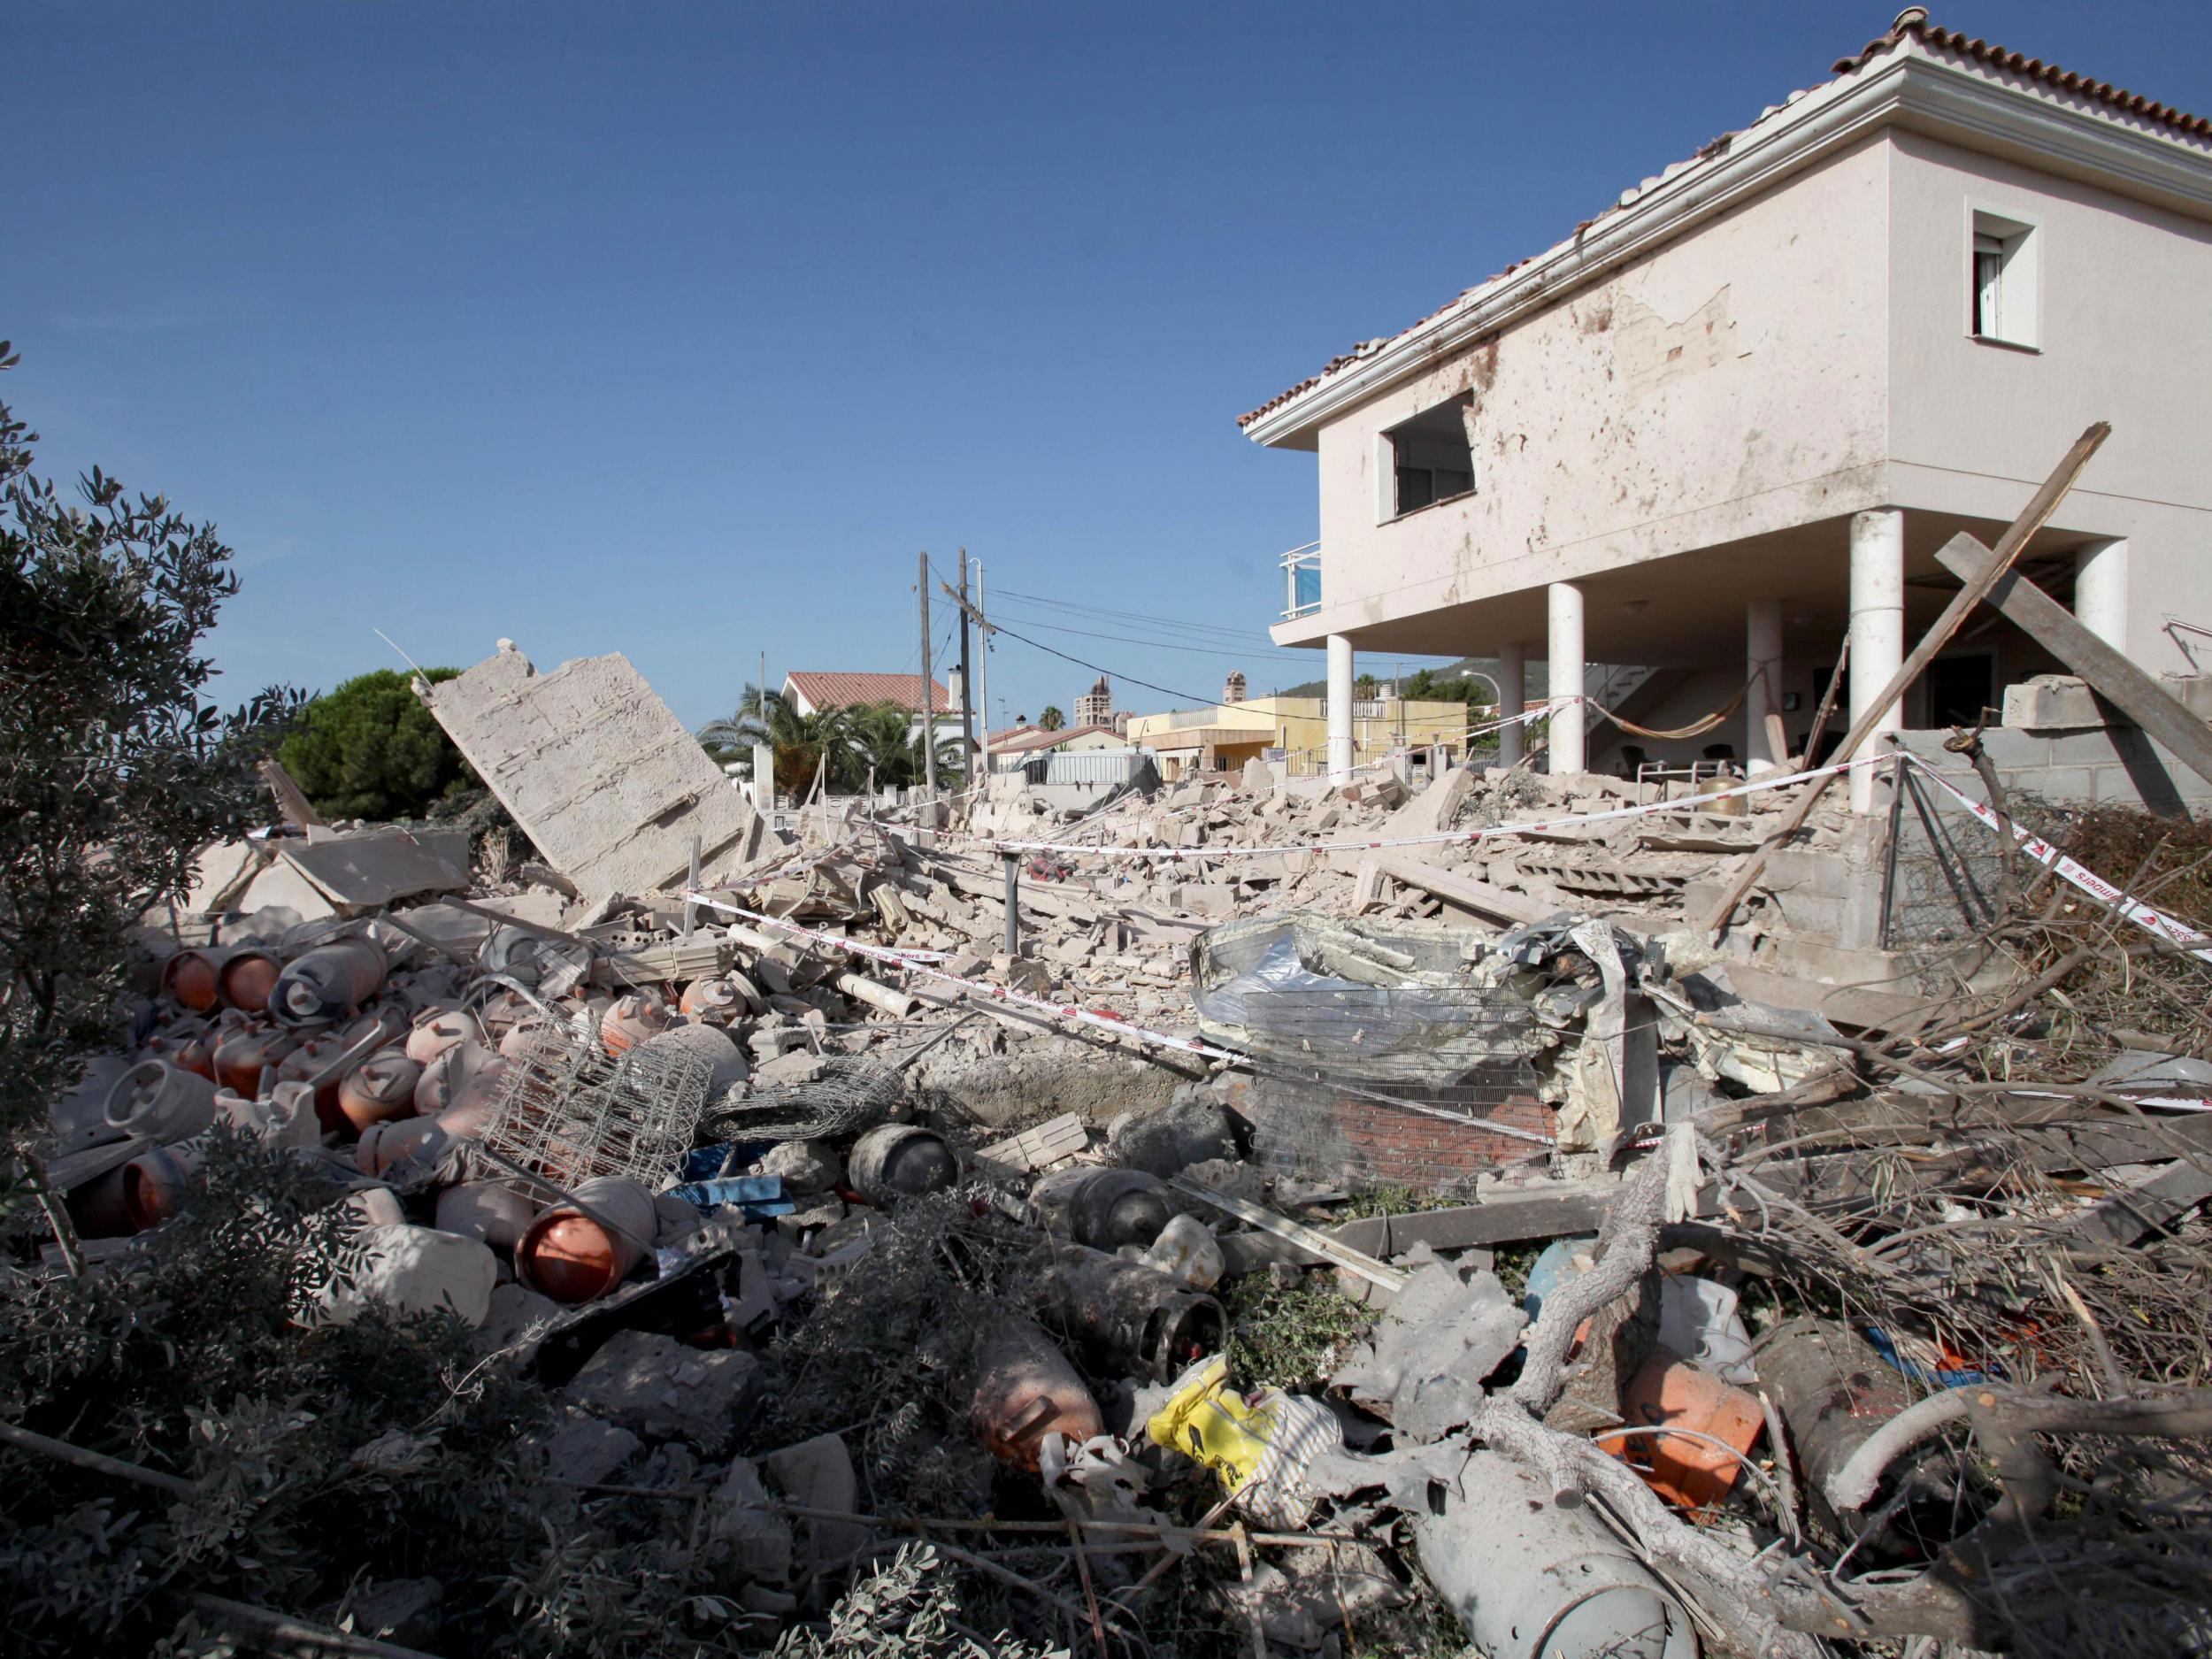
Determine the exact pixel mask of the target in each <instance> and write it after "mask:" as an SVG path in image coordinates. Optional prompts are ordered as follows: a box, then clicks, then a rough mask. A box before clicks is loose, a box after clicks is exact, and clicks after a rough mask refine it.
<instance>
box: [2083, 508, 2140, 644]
mask: <svg viewBox="0 0 2212 1659" xmlns="http://www.w3.org/2000/svg"><path fill="white" fill-rule="evenodd" d="M2074 616H2075V618H2076V619H2077V620H2078V621H2079V622H2080V624H2081V625H2082V626H2084V627H2085V628H2087V629H2088V630H2089V631H2090V632H2091V633H2092V634H2095V635H2096V636H2097V637H2098V638H2099V639H2101V640H2102V641H2104V642H2105V643H2106V644H2107V645H2109V646H2110V647H2111V648H2112V649H2114V650H2116V651H2124V650H2126V649H2127V648H2128V638H2127V635H2128V544H2127V538H2126V537H2124V536H2121V537H2118V538H2116V539H2108V540H2106V541H2090V542H2085V543H2084V544H2083V545H2082V546H2081V547H2080V548H2078V549H2076V551H2075V554H2074Z"/></svg>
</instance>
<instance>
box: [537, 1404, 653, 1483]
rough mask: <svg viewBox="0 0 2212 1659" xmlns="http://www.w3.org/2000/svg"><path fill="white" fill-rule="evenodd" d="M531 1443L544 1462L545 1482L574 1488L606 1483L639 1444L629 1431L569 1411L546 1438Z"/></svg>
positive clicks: (580, 1413) (586, 1415) (563, 1413)
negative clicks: (548, 1481) (549, 1480)
mask: <svg viewBox="0 0 2212 1659" xmlns="http://www.w3.org/2000/svg"><path fill="white" fill-rule="evenodd" d="M530 1443H531V1444H534V1446H535V1447H536V1448H537V1449H538V1452H539V1455H541V1457H542V1458H543V1459H544V1462H545V1472H546V1477H547V1479H551V1480H555V1481H558V1482H560V1483H562V1484H564V1485H566V1486H597V1485H598V1484H599V1483H600V1482H601V1481H603V1480H605V1479H608V1478H609V1477H610V1476H611V1475H612V1474H613V1473H614V1471H616V1470H618V1469H619V1468H621V1467H622V1465H623V1464H625V1463H628V1462H629V1461H630V1455H631V1454H632V1453H634V1452H635V1451H636V1450H637V1448H638V1446H639V1444H640V1442H639V1440H638V1437H637V1436H636V1435H634V1434H633V1433H631V1432H630V1431H629V1430H627V1429H626V1428H620V1427H618V1426H617V1425H614V1424H612V1423H609V1422H606V1421H604V1420H603V1419H602V1418H599V1417H593V1416H592V1415H591V1414H590V1413H589V1412H588V1411H578V1410H576V1409H572V1408H571V1409H566V1410H564V1411H563V1412H562V1413H561V1414H560V1416H559V1417H557V1418H556V1419H555V1426H554V1428H553V1430H552V1432H550V1433H549V1434H548V1435H546V1436H545V1437H544V1438H542V1439H538V1440H533V1441H532V1442H530Z"/></svg>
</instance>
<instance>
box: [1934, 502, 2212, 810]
mask: <svg viewBox="0 0 2212 1659" xmlns="http://www.w3.org/2000/svg"><path fill="white" fill-rule="evenodd" d="M1991 557H1992V555H1991V553H1990V551H1989V549H1987V548H1985V547H1984V546H1983V545H1982V544H1981V543H1980V542H1978V541H1976V540H1975V539H1974V538H1973V537H1972V536H1970V535H1965V534H1960V535H1955V536H1953V537H1952V538H1951V539H1950V541H1948V542H1947V543H1945V545H1944V546H1943V547H1942V548H1941V549H1939V550H1938V552H1937V554H1936V558H1937V561H1938V562H1939V563H1940V564H1941V565H1942V566H1943V568H1944V569H1946V570H1947V571H1949V572H1951V574H1952V575H1954V576H1956V577H1957V578H1958V579H1959V580H1962V581H1965V582H1974V581H1978V580H1980V579H1981V576H1982V574H1983V572H1985V570H1986V569H1987V567H1988V564H1989V561H1990V558H1991ZM1989 603H1991V604H1993V605H1994V606H1996V607H1997V609H1998V610H1999V611H2001V612H2003V613H2004V616H2005V619H2006V620H2007V621H2008V622H2010V623H2012V624H2013V625H2014V626H2016V627H2017V628H2019V629H2020V630H2021V631H2022V632H2023V633H2025V634H2028V635H2029V636H2030V637H2032V639H2033V640H2034V641H2035V642H2036V643H2037V644H2039V645H2040V646H2042V647H2043V648H2044V649H2046V650H2047V651H2048V652H2050V654H2051V655H2052V656H2054V657H2057V658H2058V660H2059V661H2060V662H2062V663H2063V664H2066V666H2067V667H2069V668H2070V669H2072V670H2073V671H2074V672H2076V673H2078V674H2079V675H2080V676H2081V677H2082V678H2083V679H2084V680H2087V681H2088V682H2089V684H2090V686H2091V687H2092V688H2093V689H2094V690H2095V691H2096V692H2097V694H2098V695H2100V696H2101V697H2103V698H2105V699H2106V700H2107V701H2108V702H2109V703H2111V704H2112V705H2113V706H2114V707H2115V708H2116V709H2118V710H2120V712H2121V713H2123V714H2124V715H2126V716H2127V718H2129V719H2131V720H2132V721H2134V722H2135V723H2136V725H2138V726H2141V727H2142V728H2143V730H2144V731H2146V732H2147V733H2150V735H2151V736H2153V737H2154V738H2156V739H2157V740H2158V741H2160V742H2162V743H2163V744H2164V745H2165V746H2166V747H2167V748H2168V749H2171V750H2172V751H2173V753H2174V757H2175V758H2177V760H2179V761H2180V762H2181V763H2182V764H2184V765H2185V766H2186V767H2188V768H2189V770H2190V771H2192V772H2195V773H2196V774H2197V776H2199V777H2200V778H2203V779H2205V780H2208V781H2212V726H2207V725H2206V724H2205V723H2204V722H2203V721H2202V720H2200V718H2197V717H2196V716H2195V715H2194V714H2192V713H2191V712H2190V711H2189V709H2188V706H2187V705H2186V704H2185V703H2182V702H2181V701H2180V700H2179V699H2178V698H2177V697H2175V696H2174V695H2172V694H2171V693H2170V692H2168V691H2167V690H2166V689H2165V688H2164V687H2162V686H2161V685H2160V684H2159V683H2158V682H2157V681H2156V680H2153V679H2152V678H2151V677H2150V676H2149V675H2148V674H2147V673H2145V672H2143V671H2142V670H2141V669H2139V668H2138V667H2137V666H2136V665H2135V664H2133V663H2131V662H2130V661H2129V660H2128V659H2127V658H2126V657H2124V656H2123V655H2121V653H2120V652H2118V651H2116V650H2115V649H2112V647H2111V646H2110V645H2108V644H2107V643H2106V642H2105V641H2103V640H2101V639H2099V638H2098V637H2097V636H2096V635H2095V634H2092V633H2091V632H2090V631H2089V630H2088V629H2087V628H2085V627H2084V626H2082V625H2081V624H2080V623H2079V622H2078V621H2076V620H2075V618H2074V613H2073V612H2072V611H2069V610H2067V609H2066V607H2065V606H2064V605H2062V604H2060V603H2058V601H2057V600H2055V599H2054V598H2052V597H2051V596H2050V595H2048V594H2047V593H2045V592H2044V591H2043V590H2042V589H2041V588H2038V587H2037V586H2036V585H2035V584H2034V583H2033V582H2032V581H2030V580H2028V579H2027V578H2026V577H2025V576H2023V575H2022V574H2021V573H2020V572H2018V571H2006V572H2001V574H2000V575H1999V576H1998V578H1997V580H1995V581H1994V582H1993V583H1992V584H1991V585H1990V588H1989Z"/></svg>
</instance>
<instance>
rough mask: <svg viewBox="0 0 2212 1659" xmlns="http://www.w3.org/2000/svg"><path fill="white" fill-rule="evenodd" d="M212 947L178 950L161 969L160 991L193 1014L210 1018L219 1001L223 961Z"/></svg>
mask: <svg viewBox="0 0 2212 1659" xmlns="http://www.w3.org/2000/svg"><path fill="white" fill-rule="evenodd" d="M228 954H229V953H228V952H227V951H224V950H222V949H218V948H216V947H214V946H209V947H207V948H205V949H188V950H180V951H179V952H177V954H176V955H175V956H172V957H170V958H169V960H168V961H167V962H165V963H164V964H162V967H161V988H162V991H163V992H164V994H165V995H169V996H173V997H174V998H175V999H176V1000H177V1001H178V1002H180V1003H181V1004H183V1005H184V1006H185V1007H186V1008H188V1009H190V1010H192V1011H193V1012H194V1013H196V1014H211V1013H213V1012H214V1011H215V1007H216V1005H217V1004H218V1003H219V1002H221V1001H222V995H223V994H222V987H221V974H222V970H223V959H224V957H225V956H227V955H228Z"/></svg>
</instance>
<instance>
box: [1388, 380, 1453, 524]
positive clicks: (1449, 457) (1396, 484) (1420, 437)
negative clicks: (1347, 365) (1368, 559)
mask: <svg viewBox="0 0 2212 1659" xmlns="http://www.w3.org/2000/svg"><path fill="white" fill-rule="evenodd" d="M1472 401H1473V400H1472V399H1471V398H1467V397H1455V398H1453V399H1452V400H1451V402H1449V403H1440V404H1438V405H1437V406H1436V407H1435V408H1434V409H1427V410H1424V411H1421V413H1419V414H1417V415H1416V416H1415V417H1414V418H1413V419H1411V420H1407V421H1401V422H1400V423H1399V424H1398V425H1397V426H1393V427H1391V428H1390V429H1389V430H1388V431H1386V432H1385V433H1384V434H1383V442H1384V444H1385V445H1386V449H1387V451H1388V458H1389V462H1390V468H1391V489H1390V495H1389V498H1388V500H1387V502H1386V506H1387V508H1388V511H1387V512H1386V514H1385V515H1384V516H1385V517H1386V518H1402V517H1403V516H1404V515H1405V514H1407V513H1409V512H1417V511H1420V509H1422V508H1424V507H1429V506H1433V505H1434V504H1435V503H1438V502H1440V501H1449V500H1451V499H1452V497H1453V496H1455V495H1471V494H1472V493H1473V491H1474V488H1475V457H1474V451H1473V449H1472V448H1471V445H1470V444H1469V443H1468V442H1467V408H1468V405H1469V404H1470V403H1471V402H1472Z"/></svg>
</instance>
